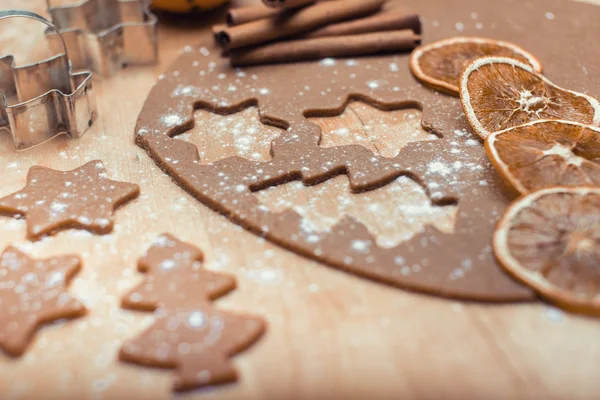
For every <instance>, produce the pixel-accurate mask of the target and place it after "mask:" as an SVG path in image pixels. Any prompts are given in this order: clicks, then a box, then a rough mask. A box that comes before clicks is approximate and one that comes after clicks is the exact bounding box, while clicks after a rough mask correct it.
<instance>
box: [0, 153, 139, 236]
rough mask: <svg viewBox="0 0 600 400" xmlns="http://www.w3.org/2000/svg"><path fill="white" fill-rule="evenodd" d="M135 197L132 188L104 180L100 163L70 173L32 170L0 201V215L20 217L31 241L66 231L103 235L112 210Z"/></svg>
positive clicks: (108, 227)
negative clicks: (24, 182) (22, 185)
mask: <svg viewBox="0 0 600 400" xmlns="http://www.w3.org/2000/svg"><path fill="white" fill-rule="evenodd" d="M139 193H140V188H139V186H138V185H136V184H132V183H126V182H118V181H113V180H110V179H108V176H107V174H106V169H105V168H104V164H103V163H102V161H90V162H89V163H87V164H85V165H83V166H81V167H79V168H76V169H74V170H72V171H56V170H53V169H50V168H46V167H41V166H35V167H32V168H31V169H30V170H29V173H28V175H27V185H26V186H25V188H23V190H20V191H18V192H16V193H13V194H11V195H9V196H6V197H4V198H2V199H0V214H4V215H10V216H24V217H25V219H26V220H27V236H28V238H29V239H31V240H37V239H39V238H41V237H42V236H44V235H50V234H53V233H56V232H58V231H61V230H65V229H70V228H74V229H85V230H87V231H90V232H92V233H96V234H106V233H109V232H111V231H112V229H113V226H114V219H113V214H114V211H115V209H117V208H118V207H119V206H121V205H123V204H125V203H127V202H128V201H130V200H133V199H134V198H136V197H137V196H138V195H139Z"/></svg>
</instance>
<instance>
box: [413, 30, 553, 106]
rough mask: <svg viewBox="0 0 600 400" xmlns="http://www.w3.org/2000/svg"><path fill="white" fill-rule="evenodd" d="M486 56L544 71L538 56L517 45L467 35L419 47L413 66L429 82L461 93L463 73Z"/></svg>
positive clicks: (436, 86) (429, 84)
mask: <svg viewBox="0 0 600 400" xmlns="http://www.w3.org/2000/svg"><path fill="white" fill-rule="evenodd" d="M483 56H498V57H511V58H514V59H516V60H519V61H521V62H524V63H526V64H529V65H531V66H532V67H533V69H535V70H536V71H539V72H541V71H542V65H541V64H540V62H539V61H538V59H537V58H535V56H534V55H533V54H531V53H529V52H528V51H526V50H524V49H522V48H521V47H519V46H517V45H515V44H512V43H509V42H504V41H501V40H492V39H486V38H479V37H464V36H459V37H453V38H448V39H442V40H438V41H437V42H433V43H429V44H425V45H422V46H420V47H418V48H417V49H415V50H414V51H413V52H412V54H411V55H410V69H411V71H412V73H413V74H414V75H415V77H416V78H417V79H419V80H420V81H421V82H423V83H424V84H425V85H427V86H431V87H433V88H434V89H436V90H440V91H442V92H445V93H449V94H453V95H455V96H458V91H459V80H460V74H461V72H462V71H463V69H464V68H465V67H466V66H467V64H469V62H471V61H473V60H474V59H476V58H479V57H483Z"/></svg>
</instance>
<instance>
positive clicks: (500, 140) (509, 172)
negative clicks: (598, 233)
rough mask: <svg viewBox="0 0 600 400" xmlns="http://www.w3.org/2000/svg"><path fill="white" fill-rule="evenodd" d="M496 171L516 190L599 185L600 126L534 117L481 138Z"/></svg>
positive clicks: (529, 190) (523, 192)
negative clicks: (484, 138) (521, 123)
mask: <svg viewBox="0 0 600 400" xmlns="http://www.w3.org/2000/svg"><path fill="white" fill-rule="evenodd" d="M485 149H486V152H487V154H488V157H489V159H490V160H491V162H492V164H493V165H494V167H495V168H496V170H497V171H498V173H499V174H500V175H501V176H502V178H504V180H506V181H507V182H508V183H510V185H511V186H512V187H513V188H515V189H516V190H517V191H518V192H519V193H522V194H525V193H528V192H531V191H534V190H538V189H541V188H544V187H549V186H600V128H597V127H594V126H590V125H583V124H579V123H576V122H571V121H560V120H556V121H549V120H542V121H534V122H530V123H527V124H524V125H520V126H517V127H514V128H509V129H506V130H504V131H500V132H495V133H492V134H491V135H490V136H488V138H487V139H486V141H485Z"/></svg>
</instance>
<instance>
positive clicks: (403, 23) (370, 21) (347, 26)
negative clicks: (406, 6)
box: [304, 8, 421, 38]
mask: <svg viewBox="0 0 600 400" xmlns="http://www.w3.org/2000/svg"><path fill="white" fill-rule="evenodd" d="M402 29H411V30H412V31H413V32H414V33H416V34H421V19H420V18H419V15H418V14H414V13H410V12H407V11H406V10H403V9H401V8H396V9H391V10H384V11H382V12H379V13H377V14H374V15H371V16H368V17H365V18H359V19H355V20H352V21H344V22H338V23H335V24H331V25H327V26H324V27H322V28H319V29H317V30H314V31H312V32H309V33H308V34H306V35H305V36H304V37H306V38H313V37H324V36H341V35H356V34H359V33H369V32H382V31H396V30H402Z"/></svg>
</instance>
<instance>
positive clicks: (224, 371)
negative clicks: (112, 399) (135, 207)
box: [119, 234, 266, 391]
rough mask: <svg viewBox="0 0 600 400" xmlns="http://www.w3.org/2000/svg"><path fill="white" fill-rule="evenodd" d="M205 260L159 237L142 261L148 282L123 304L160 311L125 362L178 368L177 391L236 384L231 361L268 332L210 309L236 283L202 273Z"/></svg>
mask: <svg viewBox="0 0 600 400" xmlns="http://www.w3.org/2000/svg"><path fill="white" fill-rule="evenodd" d="M202 259H203V255H202V252H201V251H200V250H199V249H198V248H196V247H194V246H192V245H190V244H187V243H184V242H181V241H179V240H177V239H176V238H174V237H173V236H171V235H168V234H165V235H162V236H160V237H159V238H158V239H157V240H156V241H155V242H154V244H153V245H152V247H151V248H150V249H149V250H148V251H147V253H146V255H144V256H143V257H142V258H141V259H140V260H139V262H138V270H139V271H140V272H143V273H145V274H146V276H145V278H144V281H143V282H142V283H141V284H140V285H138V286H137V287H136V288H134V289H133V290H132V291H131V292H130V293H129V294H127V295H126V296H125V297H124V298H123V300H122V306H123V307H124V308H127V309H132V310H141V311H154V310H155V313H154V315H155V316H156V321H155V322H154V323H153V324H152V325H151V326H150V327H149V328H148V329H146V330H145V331H144V332H142V333H141V334H140V335H138V336H137V337H135V338H134V339H132V340H129V341H127V342H126V343H125V344H124V345H123V347H122V348H121V351H120V355H119V357H120V359H121V360H122V361H126V362H131V363H135V364H140V365H145V366H149V367H160V368H174V369H176V377H175V379H174V382H173V390H175V391H186V390H191V389H195V388H199V387H202V386H206V385H215V384H221V383H227V382H232V381H235V380H236V379H237V373H236V371H235V369H234V367H233V365H232V364H231V362H230V361H229V358H230V357H232V356H234V355H235V354H237V353H240V352H241V351H243V350H245V349H246V348H248V347H250V346H251V345H252V344H253V343H254V342H256V341H257V340H258V339H259V338H260V336H262V334H263V333H264V331H265V327H266V325H265V322H264V321H263V320H262V319H261V318H257V317H251V316H245V315H240V314H234V313H230V312H225V311H221V310H218V309H216V308H215V307H214V306H213V305H212V304H211V300H214V299H216V298H218V297H221V296H223V295H225V294H227V293H228V292H230V291H231V290H233V289H234V288H235V285H236V284H235V280H234V278H233V277H231V276H228V275H225V274H219V273H215V272H211V271H207V270H205V269H203V268H202Z"/></svg>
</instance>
